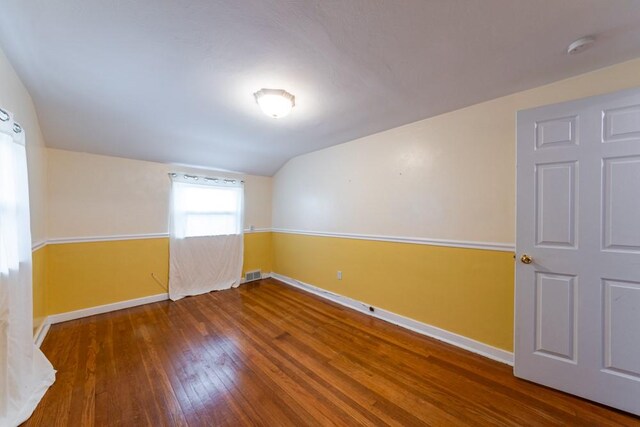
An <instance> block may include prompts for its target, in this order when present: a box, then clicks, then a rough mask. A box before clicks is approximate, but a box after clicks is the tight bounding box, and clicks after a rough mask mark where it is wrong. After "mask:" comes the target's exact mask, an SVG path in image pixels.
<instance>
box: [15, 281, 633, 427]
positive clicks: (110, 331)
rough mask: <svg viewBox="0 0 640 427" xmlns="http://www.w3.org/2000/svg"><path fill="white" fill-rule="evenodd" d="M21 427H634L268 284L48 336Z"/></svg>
mask: <svg viewBox="0 0 640 427" xmlns="http://www.w3.org/2000/svg"><path fill="white" fill-rule="evenodd" d="M42 348H43V350H44V352H45V354H46V355H47V356H48V357H49V359H50V360H51V362H52V363H53V365H54V367H55V368H56V369H57V370H58V374H57V381H56V383H55V384H54V385H53V386H52V387H51V389H50V390H49V391H48V392H47V394H46V395H45V397H44V399H43V400H42V402H41V403H40V405H39V406H38V408H37V410H36V412H35V413H34V415H33V416H32V417H31V419H29V420H28V421H27V423H25V425H28V426H91V425H99V426H103V425H120V426H147V425H148V426H163V425H166V426H186V425H189V426H218V425H220V426H223V425H229V426H237V425H268V426H286V425H293V426H304V425H396V426H400V425H402V426H412V425H456V426H458V425H519V426H522V425H640V419H638V418H635V417H633V416H630V415H627V414H623V413H620V412H616V411H613V410H611V409H608V408H605V407H602V406H599V405H595V404H592V403H590V402H587V401H584V400H581V399H578V398H575V397H572V396H569V395H566V394H563V393H560V392H557V391H554V390H550V389H547V388H544V387H540V386H537V385H534V384H531V383H528V382H526V381H522V380H518V379H516V378H514V377H513V375H512V373H511V367H509V366H507V365H503V364H500V363H497V362H493V361H491V360H488V359H485V358H483V357H480V356H476V355H474V354H472V353H468V352H466V351H463V350H460V349H458V348H455V347H452V346H449V345H447V344H444V343H441V342H439V341H436V340H432V339H429V338H425V337H423V336H421V335H418V334H415V333H412V332H410V331H406V330H404V329H401V328H399V327H396V326H393V325H390V324H388V323H386V322H383V321H380V320H377V319H374V318H371V317H368V316H365V315H362V314H360V313H356V312H354V311H351V310H349V309H346V308H343V307H341V306H339V305H335V304H332V303H328V302H325V301H324V300H322V299H320V298H317V297H315V296H313V295H309V294H306V293H303V292H301V291H298V290H295V289H292V288H289V287H287V286H286V285H283V284H280V283H279V282H277V281H275V280H272V279H267V280H262V281H260V282H257V283H255V284H248V285H243V286H241V287H240V288H239V289H235V290H230V291H222V292H214V293H211V294H206V295H201V296H197V297H191V298H185V299H183V300H180V301H178V302H175V303H172V302H167V301H165V302H159V303H155V304H149V305H146V306H141V307H136V308H131V309H127V310H121V311H117V312H112V313H108V314H103V315H99V316H93V317H89V318H85V319H80V320H75V321H71V322H67V323H62V324H58V325H54V326H52V327H51V330H50V332H49V334H48V336H47V338H46V340H45V342H44V344H43V346H42Z"/></svg>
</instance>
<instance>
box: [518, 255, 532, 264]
mask: <svg viewBox="0 0 640 427" xmlns="http://www.w3.org/2000/svg"><path fill="white" fill-rule="evenodd" d="M520 262H522V263H523V264H531V263H532V262H533V258H531V257H530V256H529V255H527V254H524V255H522V256H521V257H520Z"/></svg>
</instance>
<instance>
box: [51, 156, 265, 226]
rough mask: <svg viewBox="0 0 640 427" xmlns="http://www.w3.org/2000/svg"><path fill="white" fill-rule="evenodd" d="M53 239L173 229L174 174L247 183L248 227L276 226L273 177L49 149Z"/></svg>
mask: <svg viewBox="0 0 640 427" xmlns="http://www.w3.org/2000/svg"><path fill="white" fill-rule="evenodd" d="M47 152H48V160H49V173H48V202H49V223H48V230H49V238H53V239H55V238H75V237H96V236H117V235H131V234H150V233H166V232H167V231H168V221H169V219H168V214H169V191H170V188H171V185H170V180H169V177H168V175H167V174H168V173H169V172H187V173H196V174H204V175H208V176H219V177H231V178H238V177H240V178H241V179H244V181H245V228H249V227H250V226H251V225H253V226H254V227H256V228H269V227H271V182H272V179H271V178H270V177H260V176H251V175H242V176H239V175H234V174H228V173H221V172H216V171H206V170H198V169H192V168H185V167H178V166H172V165H167V164H161V163H153V162H145V161H140V160H130V159H123V158H117V157H109V156H100V155H95V154H87V153H78V152H72V151H64V150H55V149H51V148H50V149H47Z"/></svg>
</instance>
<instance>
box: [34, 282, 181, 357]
mask: <svg viewBox="0 0 640 427" xmlns="http://www.w3.org/2000/svg"><path fill="white" fill-rule="evenodd" d="M167 299H169V294H157V295H151V296H148V297H142V298H136V299H130V300H127V301H119V302H114V303H113V304H105V305H99V306H97V307H90V308H84V309H82V310H76V311H69V312H66V313H59V314H52V315H50V316H47V317H46V318H45V319H44V320H43V321H42V324H41V325H40V327H39V328H38V330H37V331H36V333H35V335H34V337H33V339H34V342H35V344H36V345H37V346H38V347H40V345H42V342H43V341H44V338H45V337H46V336H47V332H49V327H50V326H51V325H55V324H56V323H62V322H68V321H70V320H76V319H81V318H83V317H89V316H95V315H96V314H103V313H109V312H111V311H117V310H122V309H125V308H131V307H137V306H139V305H144V304H151V303H153V302H158V301H164V300H167Z"/></svg>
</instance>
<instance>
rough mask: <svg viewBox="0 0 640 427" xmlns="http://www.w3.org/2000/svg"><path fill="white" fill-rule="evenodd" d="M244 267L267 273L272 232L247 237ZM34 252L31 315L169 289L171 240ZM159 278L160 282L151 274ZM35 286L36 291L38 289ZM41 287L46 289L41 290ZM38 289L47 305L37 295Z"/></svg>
mask: <svg viewBox="0 0 640 427" xmlns="http://www.w3.org/2000/svg"><path fill="white" fill-rule="evenodd" d="M244 245H245V263H244V268H243V270H253V269H257V268H260V269H262V271H263V272H271V252H272V251H271V233H251V234H246V235H245V242H244ZM44 249H45V252H43V254H45V255H46V261H45V260H44V259H43V258H44V257H42V256H41V255H40V252H41V251H43V250H42V249H41V250H39V251H36V252H35V253H34V277H35V272H36V271H39V272H40V277H44V276H46V284H45V285H44V287H43V281H42V280H40V281H38V282H36V280H34V316H35V313H36V312H38V313H39V315H40V316H42V317H44V314H43V313H45V314H46V315H50V314H58V313H65V312H69V311H74V310H80V309H85V308H90V307H95V306H99V305H104V304H111V303H115V302H120V301H126V300H130V299H134V298H142V297H146V296H150V295H156V294H160V293H165V292H167V288H166V286H167V282H168V275H169V239H168V238H157V239H136V240H113V241H104V242H84V243H65V244H54V245H48V246H46V247H45V248H44ZM152 273H153V274H154V275H155V277H157V278H158V280H159V282H160V283H158V282H157V281H156V280H155V279H154V278H153V277H152V276H151V274H152ZM36 287H37V288H38V289H37V292H36ZM43 288H44V289H43ZM40 292H42V294H43V296H44V297H43V299H44V300H45V301H46V303H45V304H44V306H43V305H41V302H40V303H38V304H39V305H38V310H37V311H36V309H35V305H36V301H35V295H36V293H40Z"/></svg>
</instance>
